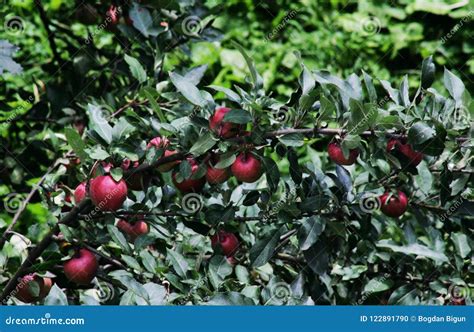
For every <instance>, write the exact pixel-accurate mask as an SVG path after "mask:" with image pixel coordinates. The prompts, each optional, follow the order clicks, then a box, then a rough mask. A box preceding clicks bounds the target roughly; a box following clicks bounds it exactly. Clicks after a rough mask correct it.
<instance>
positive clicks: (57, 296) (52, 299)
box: [44, 284, 68, 305]
mask: <svg viewBox="0 0 474 332" xmlns="http://www.w3.org/2000/svg"><path fill="white" fill-rule="evenodd" d="M44 305H68V301H67V297H66V294H64V292H63V291H62V290H61V289H60V288H59V287H58V286H57V285H56V284H53V286H52V287H51V289H50V291H49V294H48V296H46V298H45V299H44Z"/></svg>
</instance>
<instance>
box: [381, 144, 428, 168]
mask: <svg viewBox="0 0 474 332" xmlns="http://www.w3.org/2000/svg"><path fill="white" fill-rule="evenodd" d="M387 152H388V153H392V154H394V155H395V156H397V155H400V154H401V155H403V156H404V157H405V158H406V162H407V164H408V165H412V166H415V167H416V166H417V165H418V164H419V163H421V161H422V160H423V153H421V152H417V151H415V150H413V148H412V146H411V145H410V144H408V143H407V142H406V139H404V138H401V139H396V138H392V139H390V140H389V141H388V143H387Z"/></svg>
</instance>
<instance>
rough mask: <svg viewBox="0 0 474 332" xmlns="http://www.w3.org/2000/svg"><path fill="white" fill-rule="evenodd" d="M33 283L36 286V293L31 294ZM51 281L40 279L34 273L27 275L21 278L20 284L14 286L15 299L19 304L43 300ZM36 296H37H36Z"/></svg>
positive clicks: (51, 283)
mask: <svg viewBox="0 0 474 332" xmlns="http://www.w3.org/2000/svg"><path fill="white" fill-rule="evenodd" d="M32 282H35V283H36V284H37V286H38V288H39V289H38V293H34V292H32V289H31V287H32V286H31V283H32ZM52 285H53V281H52V280H51V279H50V278H42V277H40V276H38V275H36V273H32V274H27V275H26V276H24V277H23V278H21V280H20V282H19V283H18V285H17V286H16V290H15V291H16V294H15V297H16V298H17V299H18V300H20V301H21V302H25V303H32V302H35V301H40V300H42V299H44V298H45V297H46V296H47V295H48V294H49V290H50V289H51V286H52ZM36 294H37V295H36Z"/></svg>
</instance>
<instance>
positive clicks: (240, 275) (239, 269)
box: [235, 265, 250, 285]
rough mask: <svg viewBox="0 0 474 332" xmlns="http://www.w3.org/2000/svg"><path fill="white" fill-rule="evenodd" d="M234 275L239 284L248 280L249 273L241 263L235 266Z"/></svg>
mask: <svg viewBox="0 0 474 332" xmlns="http://www.w3.org/2000/svg"><path fill="white" fill-rule="evenodd" d="M235 275H236V276H237V279H238V280H239V282H240V283H241V284H244V285H247V284H248V283H249V282H250V273H249V271H248V270H247V268H246V267H245V266H243V265H237V266H236V267H235Z"/></svg>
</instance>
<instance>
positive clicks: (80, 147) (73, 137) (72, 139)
mask: <svg viewBox="0 0 474 332" xmlns="http://www.w3.org/2000/svg"><path fill="white" fill-rule="evenodd" d="M64 133H65V135H66V139H67V142H68V143H69V145H70V146H71V148H72V149H73V150H74V152H75V153H76V155H77V156H78V157H79V158H80V159H81V161H83V162H84V161H86V160H87V159H88V158H89V156H88V155H87V153H86V152H85V151H84V149H85V148H86V144H85V143H84V142H83V141H82V138H81V136H80V135H79V133H78V132H77V131H76V130H75V129H72V128H66V129H64Z"/></svg>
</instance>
